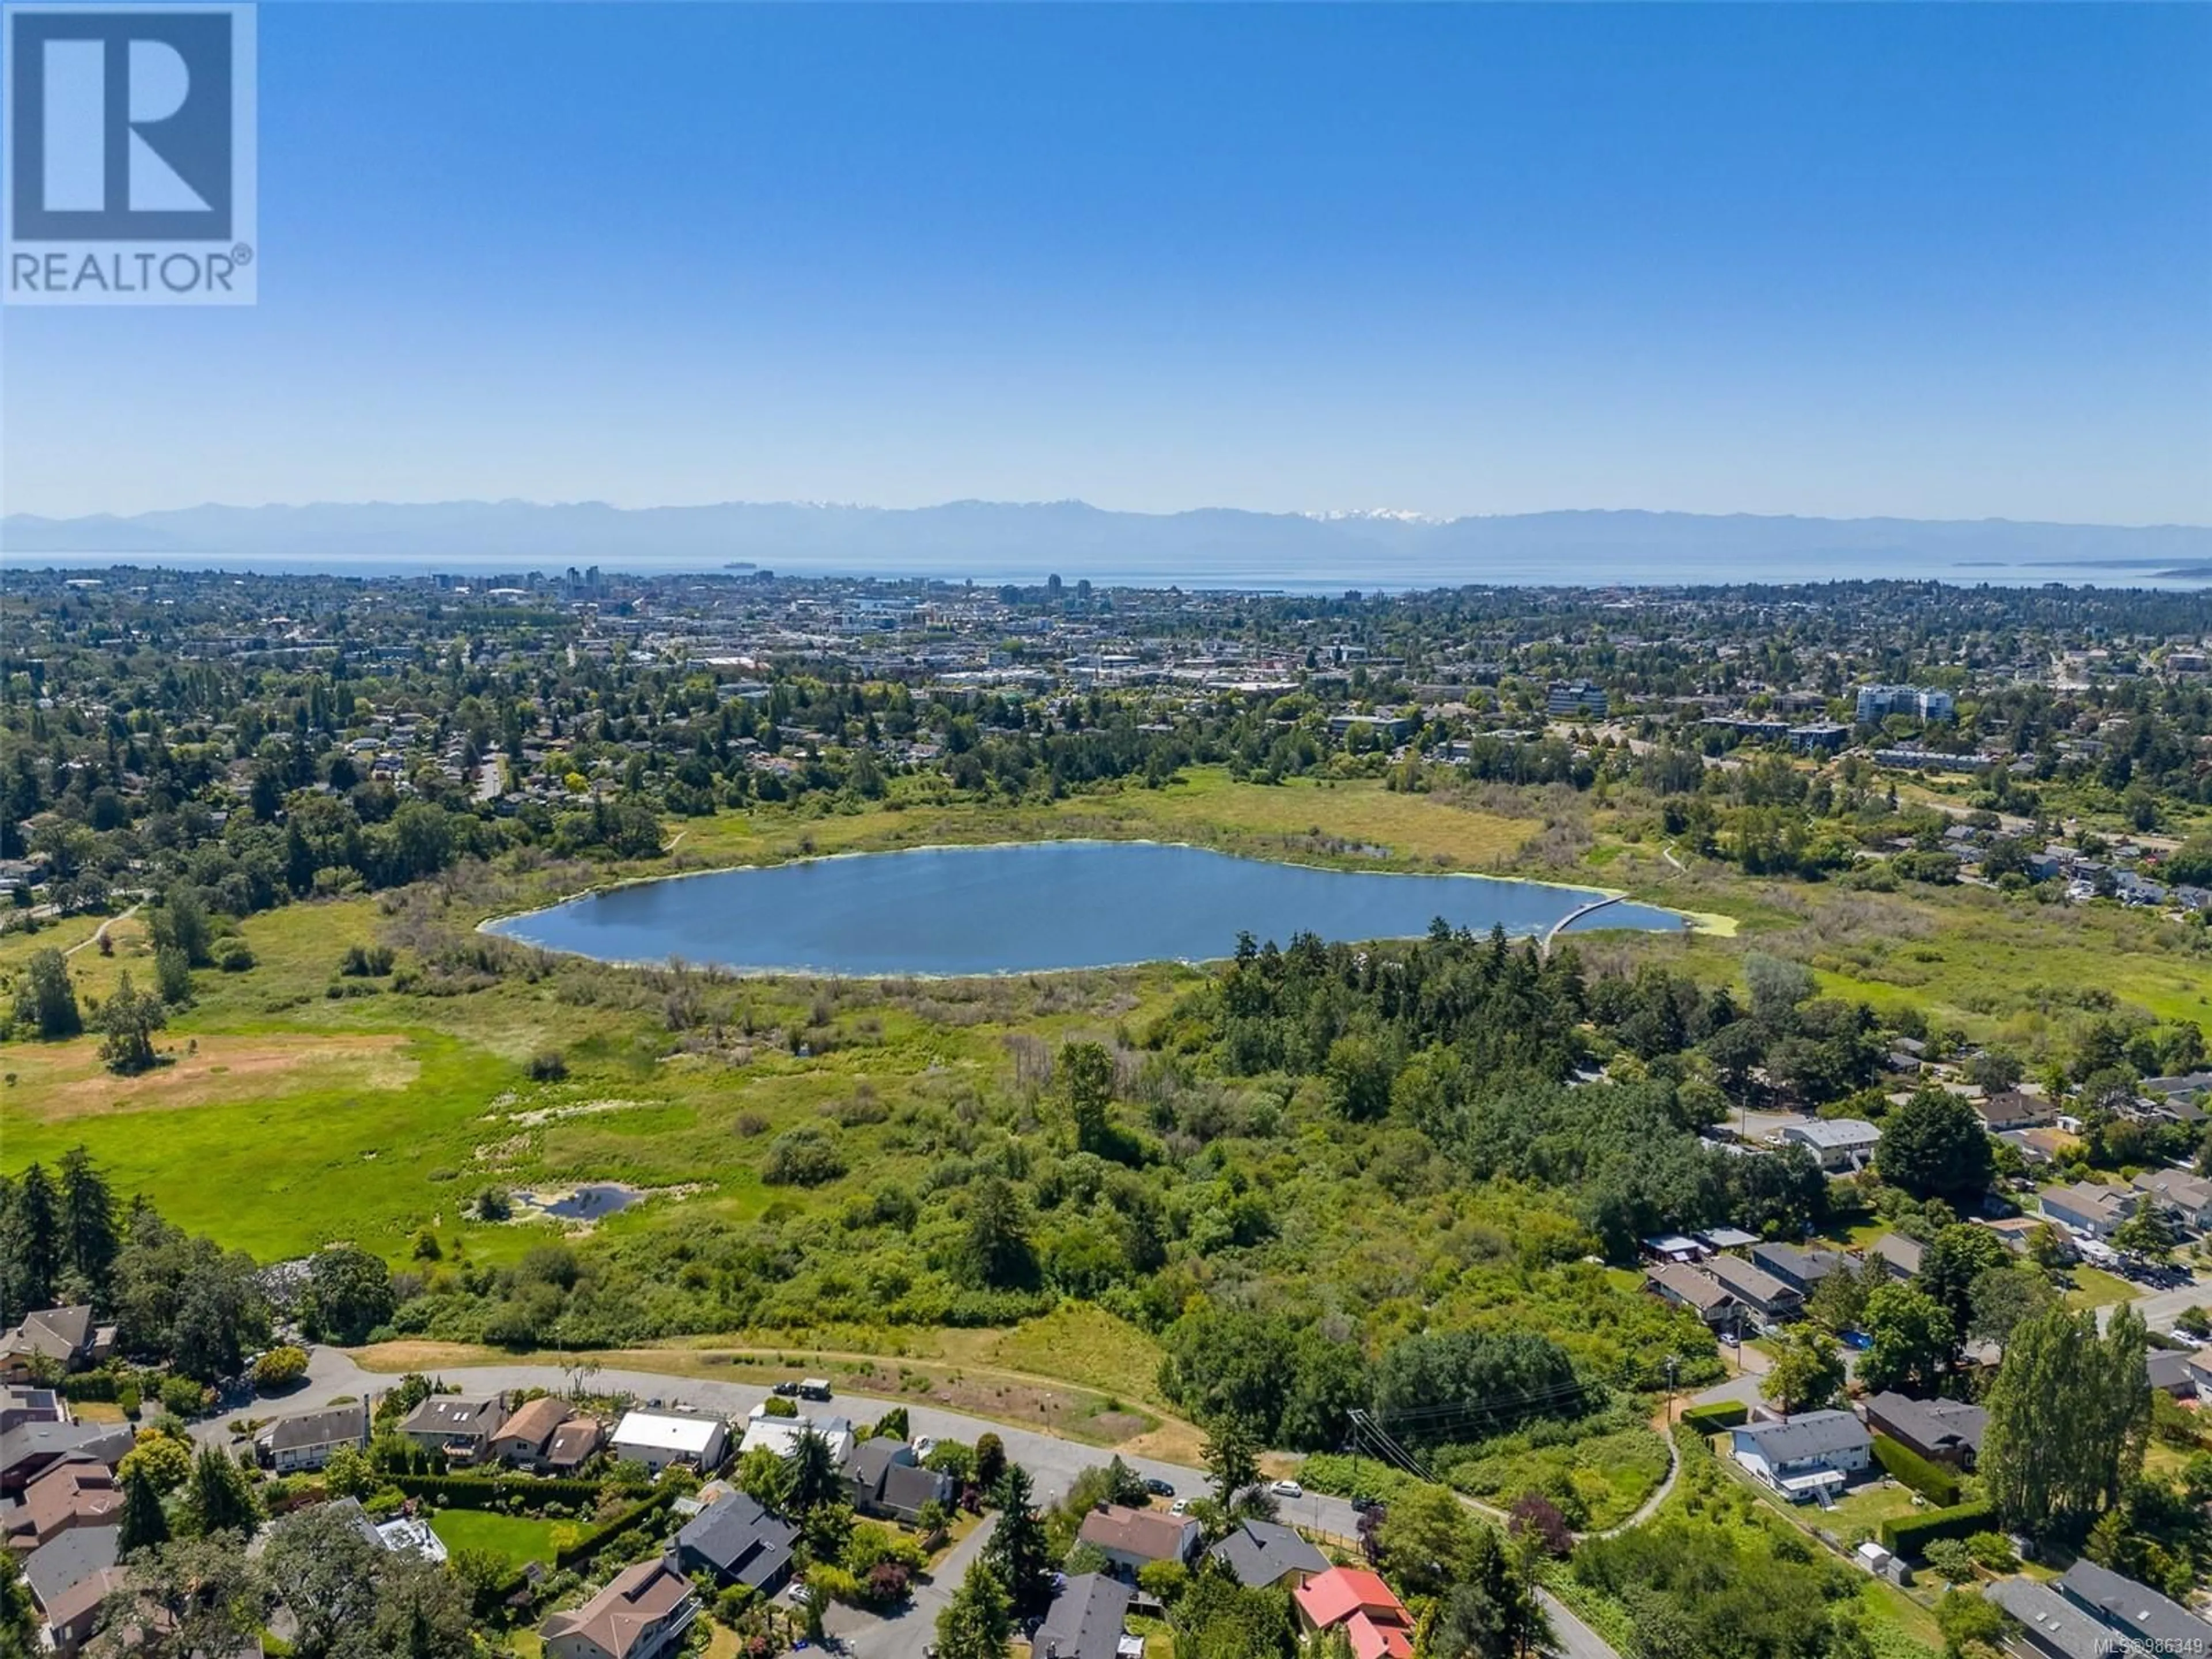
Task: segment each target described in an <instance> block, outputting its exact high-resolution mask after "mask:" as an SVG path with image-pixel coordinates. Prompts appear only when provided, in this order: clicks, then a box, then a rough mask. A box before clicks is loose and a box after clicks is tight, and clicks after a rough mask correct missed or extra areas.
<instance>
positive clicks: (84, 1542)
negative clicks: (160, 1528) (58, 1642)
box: [23, 1527, 123, 1620]
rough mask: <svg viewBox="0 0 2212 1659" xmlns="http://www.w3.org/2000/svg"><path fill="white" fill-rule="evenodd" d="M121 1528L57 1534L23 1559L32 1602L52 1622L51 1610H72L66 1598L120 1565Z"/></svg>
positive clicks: (100, 1528) (93, 1528)
mask: <svg viewBox="0 0 2212 1659" xmlns="http://www.w3.org/2000/svg"><path fill="white" fill-rule="evenodd" d="M122 1537H123V1529H122V1528H120V1527H71V1528H70V1529H69V1530H68V1531H66V1532H63V1533H58V1534H55V1535H54V1536H53V1537H52V1538H51V1539H49V1540H48V1541H46V1542H45V1543H43V1544H41V1545H40V1546H39V1547H38V1548H36V1549H34V1550H33V1551H32V1552H31V1553H29V1554H28V1555H27V1556H25V1557H24V1558H23V1581H24V1583H27V1584H28V1585H29V1586H30V1587H31V1599H32V1600H33V1601H36V1602H37V1603H38V1605H39V1610H40V1612H41V1613H46V1617H47V1618H48V1619H49V1620H51V1619H52V1617H53V1614H52V1613H51V1612H49V1611H48V1609H50V1608H52V1607H57V1606H60V1607H69V1606H71V1605H73V1603H72V1602H65V1601H63V1598H64V1596H66V1595H68V1594H69V1592H70V1591H71V1590H73V1589H76V1587H77V1586H78V1585H80V1584H82V1583H84V1582H85V1580H87V1579H88V1578H90V1577H93V1576H94V1574H96V1573H100V1572H103V1571H107V1570H108V1569H110V1568H112V1567H113V1566H114V1565H116V1561H117V1558H118V1554H119V1551H118V1544H119V1543H120V1541H121V1540H122Z"/></svg>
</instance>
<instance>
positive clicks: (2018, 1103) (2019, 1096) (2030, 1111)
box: [1974, 1089, 2058, 1135]
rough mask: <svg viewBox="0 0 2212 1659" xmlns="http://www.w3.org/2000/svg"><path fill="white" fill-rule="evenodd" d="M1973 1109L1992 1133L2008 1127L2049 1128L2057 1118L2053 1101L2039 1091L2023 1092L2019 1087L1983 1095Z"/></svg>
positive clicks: (2000, 1132)
mask: <svg viewBox="0 0 2212 1659" xmlns="http://www.w3.org/2000/svg"><path fill="white" fill-rule="evenodd" d="M1974 1111H1975V1113H1976V1115H1978V1116H1979V1117H1980V1119H1981V1120H1982V1127H1984V1129H1986V1130H1988V1131H1989V1132H1990V1133H1991V1134H1993V1135H1994V1134H2002V1133H2004V1132H2005V1131H2006V1130H2008V1129H2044V1128H2048V1127H2050V1126H2051V1125H2052V1124H2054V1123H2056V1122H2057V1121H2058V1108H2057V1105H2056V1104H2054V1103H2052V1102H2051V1101H2050V1100H2048V1099H2046V1098H2045V1097H2043V1096H2041V1095H2031V1094H2027V1093H2023V1092H2022V1091H2020V1090H2018V1089H2002V1090H1999V1091H1997V1092H1996V1094H1992V1095H1984V1096H1983V1097H1981V1098H1980V1099H1979V1100H1978V1101H1976V1102H1975V1103H1974Z"/></svg>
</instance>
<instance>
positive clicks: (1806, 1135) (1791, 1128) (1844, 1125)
mask: <svg viewBox="0 0 2212 1659" xmlns="http://www.w3.org/2000/svg"><path fill="white" fill-rule="evenodd" d="M1774 1139H1775V1141H1776V1143H1777V1144H1778V1145H1779V1146H1802V1147H1804V1148H1805V1149H1806V1150H1807V1151H1808V1152H1811V1153H1812V1154H1813V1156H1814V1158H1818V1159H1820V1167H1821V1168H1822V1169H1824V1170H1863V1169H1864V1168H1865V1167H1866V1166H1867V1164H1868V1163H1869V1161H1870V1160H1871V1159H1872V1158H1873V1157H1874V1150H1875V1147H1876V1146H1879V1145H1880V1144H1881V1130H1879V1129H1877V1128H1875V1126H1874V1125H1873V1124H1871V1123H1869V1122H1868V1121H1866V1120H1865V1119H1863V1118H1857V1117H1838V1118H1809V1119H1808V1120H1806V1121H1803V1122H1802V1123H1785V1124H1784V1125H1783V1126H1782V1127H1781V1128H1780V1129H1778V1131H1776V1133H1775V1136H1774Z"/></svg>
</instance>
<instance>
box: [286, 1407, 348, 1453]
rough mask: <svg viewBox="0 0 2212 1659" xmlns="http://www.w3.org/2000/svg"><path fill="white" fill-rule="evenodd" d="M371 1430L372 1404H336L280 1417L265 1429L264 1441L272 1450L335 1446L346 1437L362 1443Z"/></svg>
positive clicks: (346, 1439)
mask: <svg viewBox="0 0 2212 1659" xmlns="http://www.w3.org/2000/svg"><path fill="white" fill-rule="evenodd" d="M367 1435H368V1403H367V1402H366V1401H355V1402H354V1403H353V1404H352V1405H350V1406H333V1407H331V1408H330V1409H329V1410H328V1411H319V1412H308V1413H306V1414H304V1415H303V1416H300V1417H286V1418H280V1419H277V1420H276V1422H274V1423H271V1424H270V1425H269V1426H268V1428H267V1429H266V1430H264V1431H263V1433H262V1443H264V1445H266V1446H267V1447H268V1448H269V1449H270V1450H271V1451H297V1450H299V1449H301V1448H302V1447H307V1446H328V1445H334V1444H336V1443H337V1442H339V1441H342V1440H343V1441H351V1442H354V1443H360V1442H361V1441H362V1439H364V1438H365V1437H367Z"/></svg>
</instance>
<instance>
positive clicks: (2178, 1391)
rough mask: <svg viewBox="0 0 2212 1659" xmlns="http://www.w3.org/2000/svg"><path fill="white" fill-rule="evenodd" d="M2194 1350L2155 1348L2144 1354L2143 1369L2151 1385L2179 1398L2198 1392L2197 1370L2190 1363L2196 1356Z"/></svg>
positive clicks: (2185, 1398)
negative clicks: (2182, 1350) (2181, 1350)
mask: <svg viewBox="0 0 2212 1659" xmlns="http://www.w3.org/2000/svg"><path fill="white" fill-rule="evenodd" d="M2196 1357H2197V1356H2196V1353H2195V1351H2194V1350H2190V1351H2186V1352H2177V1351H2176V1350H2174V1349H2172V1348H2153V1349H2152V1350H2151V1351H2150V1352H2148V1353H2147V1354H2145V1355H2144V1356H2143V1370H2144V1371H2145V1372H2146V1373H2147V1374H2148V1377H2149V1380H2150V1385H2151V1387H2152V1388H2154V1389H2156V1390H2157V1391H2158V1392H2159V1393H2160V1394H2170V1395H2172V1396H2173V1397H2174V1398H2175V1399H2177V1400H2188V1399H2191V1398H2193V1397H2195V1395H2196V1393H2197V1371H2196V1369H2195V1367H2193V1366H2192V1365H2191V1364H2190V1363H2189V1362H2190V1361H2191V1360H2192V1359H2194V1358H2196Z"/></svg>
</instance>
